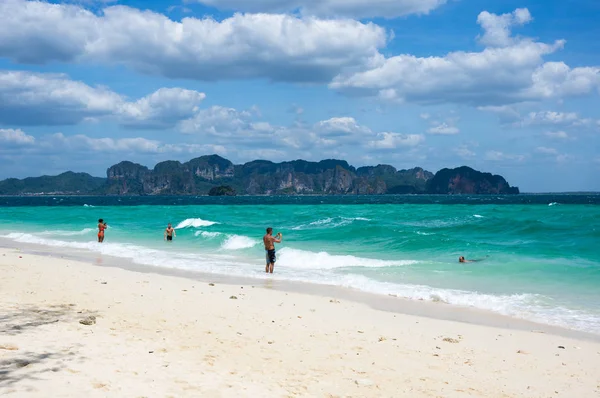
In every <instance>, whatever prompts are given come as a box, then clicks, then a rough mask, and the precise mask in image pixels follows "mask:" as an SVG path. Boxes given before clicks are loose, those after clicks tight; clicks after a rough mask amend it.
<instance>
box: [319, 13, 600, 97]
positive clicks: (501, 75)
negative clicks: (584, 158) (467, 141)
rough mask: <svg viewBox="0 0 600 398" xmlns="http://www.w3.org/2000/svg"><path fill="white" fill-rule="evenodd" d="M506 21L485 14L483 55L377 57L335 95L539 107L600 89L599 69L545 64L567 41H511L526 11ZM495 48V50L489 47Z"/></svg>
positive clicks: (341, 81) (335, 85)
mask: <svg viewBox="0 0 600 398" xmlns="http://www.w3.org/2000/svg"><path fill="white" fill-rule="evenodd" d="M510 15H511V16H510V21H512V22H510V21H509V22H510V23H505V22H503V21H504V19H506V18H505V17H503V16H494V15H493V14H490V13H487V12H484V13H482V14H480V18H479V20H478V22H479V23H480V24H481V25H482V28H483V31H484V34H483V36H482V38H481V40H483V42H485V43H487V44H489V45H488V47H486V48H485V49H484V50H483V51H481V52H463V51H457V52H452V53H449V54H447V55H445V56H442V57H440V56H431V57H416V56H413V55H410V54H402V55H397V56H392V57H389V58H385V57H383V56H379V57H377V58H376V59H374V60H373V61H372V63H371V67H369V68H368V69H366V70H361V71H353V72H351V73H341V74H340V75H338V76H337V77H336V78H335V79H334V80H333V81H332V82H331V83H330V85H329V86H330V87H331V88H332V89H335V90H338V91H340V92H343V93H347V94H353V95H365V96H374V97H378V96H379V97H381V93H385V95H384V96H383V97H385V98H387V99H393V100H395V101H410V102H417V103H463V104H469V105H473V106H478V107H500V106H502V105H510V104H513V103H520V102H524V101H540V100H544V99H552V98H560V97H562V96H569V95H583V94H589V93H592V92H594V91H595V90H597V89H598V88H599V87H600V67H577V68H570V67H569V66H567V65H566V64H564V63H562V62H546V63H545V62H544V56H547V55H549V54H552V53H554V52H556V51H558V50H560V49H562V48H563V46H564V44H565V41H564V40H557V41H555V42H554V43H550V44H547V43H542V42H537V41H534V40H532V39H529V38H517V37H512V36H509V28H510V27H511V26H514V25H515V24H516V23H520V24H522V23H525V22H527V21H528V20H529V19H530V17H528V12H526V11H525V10H518V11H515V13H513V14H510ZM491 44H493V45H491Z"/></svg>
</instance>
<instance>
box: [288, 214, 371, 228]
mask: <svg viewBox="0 0 600 398" xmlns="http://www.w3.org/2000/svg"><path fill="white" fill-rule="evenodd" d="M354 221H371V220H370V219H369V218H365V217H335V218H331V217H327V218H323V219H321V220H317V221H313V222H311V223H308V224H302V225H298V226H296V227H292V228H291V229H292V230H295V231H299V230H304V229H313V228H320V227H326V228H337V227H343V226H346V225H350V224H352V223H353V222H354Z"/></svg>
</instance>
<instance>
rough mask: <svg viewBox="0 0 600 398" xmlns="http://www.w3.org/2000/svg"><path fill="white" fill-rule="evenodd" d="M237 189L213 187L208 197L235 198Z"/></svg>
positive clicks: (223, 186) (226, 186)
mask: <svg viewBox="0 0 600 398" xmlns="http://www.w3.org/2000/svg"><path fill="white" fill-rule="evenodd" d="M235 195H236V192H235V189H233V188H231V187H230V186H229V185H221V186H218V187H212V188H211V189H210V191H208V196H235Z"/></svg>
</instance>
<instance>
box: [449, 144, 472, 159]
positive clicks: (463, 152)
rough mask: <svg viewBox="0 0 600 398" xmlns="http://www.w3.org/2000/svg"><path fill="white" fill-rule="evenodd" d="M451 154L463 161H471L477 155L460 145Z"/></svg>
mask: <svg viewBox="0 0 600 398" xmlns="http://www.w3.org/2000/svg"><path fill="white" fill-rule="evenodd" d="M453 152H454V153H456V154H457V155H458V156H460V157H461V158H463V159H473V158H474V157H475V156H476V155H477V154H476V153H475V152H473V151H472V150H471V149H469V147H468V146H466V145H460V146H459V147H458V148H455V149H453Z"/></svg>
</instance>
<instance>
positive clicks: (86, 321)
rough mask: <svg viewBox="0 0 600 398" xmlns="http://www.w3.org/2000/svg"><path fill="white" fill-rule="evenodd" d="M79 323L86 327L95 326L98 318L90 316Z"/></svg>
mask: <svg viewBox="0 0 600 398" xmlns="http://www.w3.org/2000/svg"><path fill="white" fill-rule="evenodd" d="M79 323H81V324H82V325H86V326H90V325H94V324H96V317H95V316H88V317H87V318H84V319H81V320H80V321H79Z"/></svg>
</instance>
